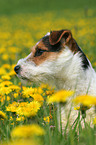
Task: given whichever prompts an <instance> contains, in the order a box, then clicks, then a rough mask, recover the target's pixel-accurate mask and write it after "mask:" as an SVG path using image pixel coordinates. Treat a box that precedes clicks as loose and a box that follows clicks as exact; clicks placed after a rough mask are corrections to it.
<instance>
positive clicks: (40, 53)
mask: <svg viewBox="0 0 96 145" xmlns="http://www.w3.org/2000/svg"><path fill="white" fill-rule="evenodd" d="M45 51H46V50H42V49H37V50H36V52H35V55H34V57H36V56H40V55H42V53H43V52H45Z"/></svg>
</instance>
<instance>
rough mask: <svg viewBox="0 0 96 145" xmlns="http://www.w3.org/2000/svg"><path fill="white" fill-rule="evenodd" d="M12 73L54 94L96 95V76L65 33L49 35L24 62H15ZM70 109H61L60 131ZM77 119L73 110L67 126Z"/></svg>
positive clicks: (89, 112)
mask: <svg viewBox="0 0 96 145" xmlns="http://www.w3.org/2000/svg"><path fill="white" fill-rule="evenodd" d="M14 70H15V72H16V73H17V76H18V77H19V78H20V79H21V80H22V81H31V82H35V83H36V84H40V83H47V84H49V85H51V86H52V85H53V86H55V88H56V89H57V90H61V89H65V90H75V96H77V95H82V94H86V93H87V94H90V95H93V96H95V95H96V73H95V71H94V69H93V68H92V65H91V63H90V61H89V60H88V58H87V57H86V55H85V54H84V53H83V51H82V50H81V48H80V47H79V46H78V44H77V42H76V41H75V39H74V38H73V36H72V33H71V31H70V30H67V29H65V30H58V31H51V32H50V33H49V32H48V33H47V34H46V35H45V36H44V37H43V38H42V39H40V41H39V42H38V43H36V45H35V46H33V48H32V51H31V53H30V54H29V55H28V56H27V57H26V58H24V59H20V60H19V61H18V63H17V65H16V66H15V68H14ZM69 109H70V103H68V104H67V105H66V107H65V106H61V118H62V119H61V120H62V124H63V125H62V127H63V128H64V127H65V124H66V116H67V117H68V110H69ZM93 112H94V109H92V108H91V109H89V110H88V111H87V114H88V115H87V116H88V117H87V116H86V120H90V119H91V120H92V118H93V116H94V113H93ZM65 114H66V115H65ZM76 117H77V111H76V110H74V108H73V109H72V113H71V115H70V124H72V123H73V122H74V120H75V119H76Z"/></svg>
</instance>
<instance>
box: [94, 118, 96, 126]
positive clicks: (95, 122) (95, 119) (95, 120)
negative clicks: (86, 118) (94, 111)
mask: <svg viewBox="0 0 96 145" xmlns="http://www.w3.org/2000/svg"><path fill="white" fill-rule="evenodd" d="M93 124H95V125H96V117H95V118H94V119H93Z"/></svg>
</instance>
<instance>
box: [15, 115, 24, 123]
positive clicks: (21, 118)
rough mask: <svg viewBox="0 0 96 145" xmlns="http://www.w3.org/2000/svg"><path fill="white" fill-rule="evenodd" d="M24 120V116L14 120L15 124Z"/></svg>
mask: <svg viewBox="0 0 96 145" xmlns="http://www.w3.org/2000/svg"><path fill="white" fill-rule="evenodd" d="M24 120H25V118H24V116H19V117H17V118H16V121H17V122H19V121H24Z"/></svg>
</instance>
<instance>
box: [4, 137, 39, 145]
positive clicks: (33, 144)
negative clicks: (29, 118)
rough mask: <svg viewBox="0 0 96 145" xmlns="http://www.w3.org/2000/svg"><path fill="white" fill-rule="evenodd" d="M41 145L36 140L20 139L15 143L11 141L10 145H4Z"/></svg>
mask: <svg viewBox="0 0 96 145" xmlns="http://www.w3.org/2000/svg"><path fill="white" fill-rule="evenodd" d="M8 144H9V145H39V143H38V141H36V140H35V139H33V138H32V139H29V138H28V139H18V140H15V141H10V142H8V143H6V144H5V143H4V144H2V145H8Z"/></svg>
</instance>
